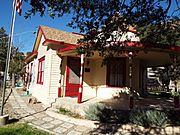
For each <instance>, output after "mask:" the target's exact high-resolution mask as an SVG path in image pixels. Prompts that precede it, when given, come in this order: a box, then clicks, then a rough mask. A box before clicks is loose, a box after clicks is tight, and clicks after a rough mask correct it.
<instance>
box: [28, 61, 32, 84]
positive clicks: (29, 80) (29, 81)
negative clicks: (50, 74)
mask: <svg viewBox="0 0 180 135" xmlns="http://www.w3.org/2000/svg"><path fill="white" fill-rule="evenodd" d="M32 68H33V63H31V67H30V73H29V75H30V78H29V82H31V80H32Z"/></svg>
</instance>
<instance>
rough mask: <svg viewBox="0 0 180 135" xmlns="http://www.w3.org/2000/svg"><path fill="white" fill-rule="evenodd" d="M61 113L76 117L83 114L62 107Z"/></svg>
mask: <svg viewBox="0 0 180 135" xmlns="http://www.w3.org/2000/svg"><path fill="white" fill-rule="evenodd" d="M59 113H61V114H63V115H68V116H71V117H74V118H82V116H81V115H80V114H78V113H74V112H72V111H70V110H68V109H66V108H63V107H60V108H59Z"/></svg>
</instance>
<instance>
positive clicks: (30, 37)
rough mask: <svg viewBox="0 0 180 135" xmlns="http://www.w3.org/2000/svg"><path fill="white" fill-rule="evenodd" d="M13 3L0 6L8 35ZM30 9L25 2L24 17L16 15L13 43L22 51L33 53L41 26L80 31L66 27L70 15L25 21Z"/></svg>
mask: <svg viewBox="0 0 180 135" xmlns="http://www.w3.org/2000/svg"><path fill="white" fill-rule="evenodd" d="M178 1H180V0H178ZM12 3H13V0H1V4H0V27H4V28H5V30H6V31H7V33H9V31H10V23H11V14H12ZM29 8H30V7H29V5H28V4H27V3H26V2H23V6H22V16H19V15H18V14H16V22H15V29H14V40H13V43H14V45H16V46H18V47H19V48H20V51H23V52H29V51H32V48H33V45H34V41H35V37H36V34H33V33H34V32H36V31H37V28H38V26H39V25H46V26H49V27H53V28H57V29H60V30H64V31H68V32H78V30H74V29H72V28H70V27H67V26H66V25H67V23H68V22H69V21H70V19H71V16H70V15H69V16H67V15H66V16H63V17H62V18H56V19H52V18H50V17H49V16H48V15H46V16H44V17H40V16H39V15H38V14H37V15H35V16H32V17H31V18H28V19H25V18H24V13H25V11H27V10H28V9H29ZM174 8H175V2H174V1H173V2H172V7H171V9H170V11H172V10H173V9H174Z"/></svg>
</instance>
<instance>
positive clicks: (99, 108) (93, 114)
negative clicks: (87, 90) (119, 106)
mask: <svg viewBox="0 0 180 135" xmlns="http://www.w3.org/2000/svg"><path fill="white" fill-rule="evenodd" d="M110 116H111V113H110V109H108V108H107V107H106V106H105V105H103V104H100V103H99V104H96V105H90V106H89V107H88V109H87V110H86V111H85V118H86V119H89V120H94V121H101V122H106V121H107V120H108V119H109V118H110Z"/></svg>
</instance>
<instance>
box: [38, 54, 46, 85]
mask: <svg viewBox="0 0 180 135" xmlns="http://www.w3.org/2000/svg"><path fill="white" fill-rule="evenodd" d="M44 60H45V56H43V57H41V58H40V59H38V61H39V62H38V74H37V84H41V85H43V82H44V80H42V75H43V74H44V69H43V71H42V62H43V61H44Z"/></svg>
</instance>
